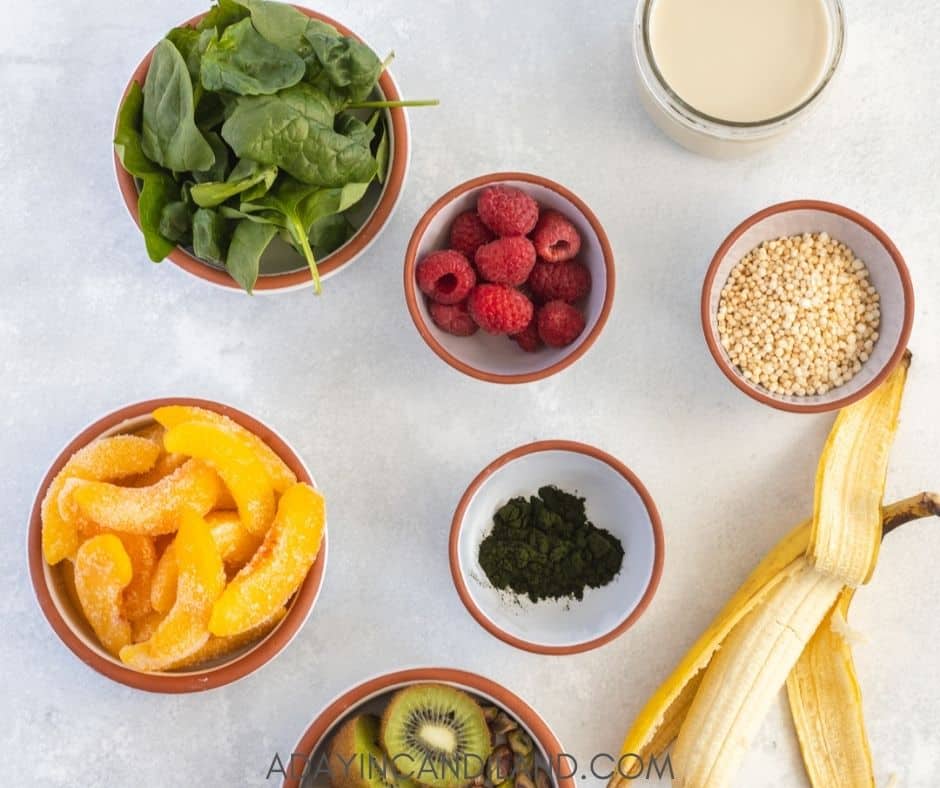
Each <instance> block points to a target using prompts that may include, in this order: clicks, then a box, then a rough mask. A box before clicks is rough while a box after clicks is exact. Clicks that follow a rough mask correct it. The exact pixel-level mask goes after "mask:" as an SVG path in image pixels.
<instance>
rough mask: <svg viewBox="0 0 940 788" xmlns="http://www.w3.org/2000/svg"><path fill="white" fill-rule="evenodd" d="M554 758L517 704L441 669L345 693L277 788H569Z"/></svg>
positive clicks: (539, 727) (551, 742)
mask: <svg viewBox="0 0 940 788" xmlns="http://www.w3.org/2000/svg"><path fill="white" fill-rule="evenodd" d="M564 752H565V751H564V750H563V749H562V747H561V744H560V743H559V741H558V739H557V737H556V736H555V734H554V733H553V732H552V731H551V729H550V728H549V727H548V725H547V724H546V722H545V721H544V720H543V719H542V718H541V717H540V716H539V715H538V714H537V713H536V712H535V710H534V709H533V708H532V707H531V706H529V705H528V704H527V703H526V702H525V701H524V700H522V698H520V697H519V696H518V695H515V694H513V693H512V692H510V691H509V690H507V689H506V688H504V687H502V686H501V685H499V684H497V683H496V682H494V681H491V680H489V679H487V678H484V677H483V676H479V675H476V674H474V673H469V672H467V671H463V670H454V669H449V668H414V669H410V670H402V671H397V672H395V673H388V674H385V675H383V676H379V677H377V678H374V679H370V680H368V681H364V682H362V683H361V684H358V685H356V686H355V687H353V688H352V689H349V690H347V691H346V692H344V693H343V694H342V695H340V696H339V697H338V698H337V699H336V700H334V701H333V702H332V703H331V704H330V705H329V706H327V707H326V708H325V709H324V710H323V711H322V712H321V713H320V715H319V716H318V717H317V718H316V719H315V720H314V721H313V722H312V723H311V724H310V726H309V727H308V728H307V730H306V731H305V732H304V734H303V736H302V737H301V739H300V741H299V742H298V743H297V745H296V746H295V747H294V749H293V750H292V752H291V757H290V763H289V764H286V763H285V764H282V765H283V774H284V782H283V788H574V780H573V779H572V778H571V777H570V776H566V775H567V772H568V771H570V769H569V768H568V767H567V764H566V760H565V755H564Z"/></svg>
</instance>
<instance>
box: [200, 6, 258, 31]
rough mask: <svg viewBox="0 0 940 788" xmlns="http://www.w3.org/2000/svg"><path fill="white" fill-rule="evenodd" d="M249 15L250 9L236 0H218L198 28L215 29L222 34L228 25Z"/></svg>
mask: <svg viewBox="0 0 940 788" xmlns="http://www.w3.org/2000/svg"><path fill="white" fill-rule="evenodd" d="M247 16H248V9H247V8H246V7H245V6H244V5H243V4H242V3H238V2H235V0H216V4H215V5H214V6H213V7H212V8H211V9H210V10H209V13H207V14H206V15H205V16H204V17H203V18H202V20H201V21H200V22H199V24H198V25H196V29H197V30H209V29H214V30H216V31H217V32H218V34H219V35H221V34H222V33H223V32H224V31H225V29H226V28H227V27H229V26H230V25H234V24H235V23H236V22H240V21H241V20H242V19H245V18H246V17H247Z"/></svg>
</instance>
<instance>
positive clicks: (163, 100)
mask: <svg viewBox="0 0 940 788" xmlns="http://www.w3.org/2000/svg"><path fill="white" fill-rule="evenodd" d="M390 60H391V56H389V57H388V58H386V59H385V60H380V59H379V57H378V56H377V55H376V54H375V53H374V52H373V51H372V50H371V49H370V48H369V47H368V46H367V45H366V44H365V43H364V42H363V41H362V40H361V39H360V38H358V37H357V36H355V34H353V33H352V32H351V31H350V30H348V29H347V28H345V27H343V26H342V25H340V24H339V23H337V22H335V21H333V20H332V19H329V18H328V17H325V16H323V15H322V14H319V13H316V12H314V11H311V10H309V9H306V8H301V7H299V6H292V5H287V4H282V3H278V2H272V1H271V0H216V2H215V5H213V7H212V8H211V9H210V10H209V11H208V12H207V13H205V14H202V15H200V16H197V17H195V18H193V19H191V20H189V21H188V22H185V23H184V24H182V25H180V26H178V27H174V28H173V29H172V30H170V31H169V33H168V34H167V35H166V37H165V38H163V39H162V40H161V41H160V42H159V43H158V44H157V45H156V47H154V49H153V50H151V51H150V52H149V53H148V54H147V56H146V57H145V58H144V60H143V61H142V62H141V64H140V65H139V66H138V67H137V69H136V71H135V72H134V75H133V76H132V78H131V81H130V83H129V85H128V87H127V89H126V91H125V94H124V97H123V99H122V101H121V106H120V109H119V111H118V116H117V120H116V122H115V132H114V157H115V168H116V172H117V178H118V183H119V186H120V189H121V193H122V194H123V196H124V200H125V202H126V204H127V208H128V210H129V212H130V213H131V216H132V217H133V218H134V220H135V221H136V222H137V224H138V226H139V227H140V230H141V232H142V234H143V237H144V242H145V246H146V251H147V254H148V256H149V257H150V259H151V260H153V261H154V262H159V261H161V260H164V259H169V260H171V261H172V262H174V263H175V264H176V265H178V266H180V267H181V268H183V269H184V270H186V271H188V272H189V273H191V274H194V275H196V276H198V277H200V278H201V279H204V280H206V281H208V282H211V283H213V284H217V285H220V286H223V287H227V288H234V289H242V290H244V291H246V292H248V293H251V292H254V291H262V292H272V291H275V292H277V291H285V290H291V289H296V288H299V287H310V286H311V285H312V287H313V289H314V290H315V291H316V292H320V283H321V280H323V279H325V278H326V277H328V276H330V275H331V274H334V273H336V272H337V271H338V270H340V269H341V268H343V267H344V266H345V265H347V264H348V263H350V262H351V261H352V260H353V259H355V258H356V257H357V256H359V255H360V254H361V253H362V252H363V251H364V250H365V249H366V248H367V247H368V246H369V245H370V244H371V243H372V241H374V240H375V238H376V237H377V236H378V234H379V232H380V231H381V230H382V228H383V227H384V226H385V225H386V223H387V222H388V220H389V218H390V216H391V214H392V212H393V210H394V208H395V206H396V204H397V202H398V198H399V196H400V194H401V190H402V187H403V185H404V180H405V172H406V168H407V163H408V154H409V147H408V146H409V140H408V124H407V119H406V117H405V113H404V109H403V108H404V107H405V106H420V105H426V104H433V103H436V102H433V101H411V102H409V101H402V100H401V98H400V96H399V93H398V89H397V87H396V85H395V82H394V80H393V79H392V77H391V75H390V74H389V72H388V70H387V68H386V66H387V65H388V62H389V61H390Z"/></svg>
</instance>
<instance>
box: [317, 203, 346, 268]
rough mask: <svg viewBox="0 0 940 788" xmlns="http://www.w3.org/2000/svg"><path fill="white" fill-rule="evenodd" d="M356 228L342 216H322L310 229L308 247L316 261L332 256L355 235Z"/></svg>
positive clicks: (337, 214) (338, 214)
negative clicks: (310, 247)
mask: <svg viewBox="0 0 940 788" xmlns="http://www.w3.org/2000/svg"><path fill="white" fill-rule="evenodd" d="M355 232H356V228H355V227H354V226H353V225H352V223H351V222H350V221H349V219H347V218H346V216H345V215H344V214H341V213H334V214H331V215H330V216H324V217H323V218H321V219H318V220H317V221H315V222H314V223H313V226H312V227H311V228H310V245H311V246H312V247H313V253H314V254H315V255H316V256H317V259H318V260H322V259H323V258H324V257H326V256H328V255H331V254H333V252H335V251H336V250H337V249H339V248H340V247H341V246H342V245H343V244H344V243H346V241H348V240H349V239H350V238H352V236H353V235H354V234H355Z"/></svg>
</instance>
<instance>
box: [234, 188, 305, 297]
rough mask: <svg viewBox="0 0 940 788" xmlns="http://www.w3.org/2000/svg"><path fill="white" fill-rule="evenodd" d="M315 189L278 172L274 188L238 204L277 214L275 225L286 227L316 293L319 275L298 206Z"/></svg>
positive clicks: (247, 208) (253, 209)
mask: <svg viewBox="0 0 940 788" xmlns="http://www.w3.org/2000/svg"><path fill="white" fill-rule="evenodd" d="M316 191H318V189H317V188H316V187H314V186H310V185H309V184H306V183H301V182H300V181H298V180H296V179H294V178H291V177H290V176H289V175H282V176H280V178H278V182H277V183H276V184H275V185H274V188H273V189H272V190H271V191H270V192H268V194H266V195H265V196H264V197H262V198H261V199H260V200H257V201H256V202H253V203H244V202H243V203H242V205H241V210H242V211H245V212H247V213H253V212H256V211H260V212H261V213H262V215H266V214H268V213H269V212H273V213H275V214H280V217H282V219H281V221H280V222H279V224H280V225H281V226H282V227H283V228H284V229H285V230H287V232H288V234H289V236H290V239H291V243H293V245H294V247H295V248H296V249H297V251H299V252H300V253H301V255H303V257H304V259H305V260H306V261H307V265H308V266H309V267H310V273H311V275H312V276H313V287H314V290H315V291H316V292H318V293H319V292H320V274H319V271H318V270H317V261H316V258H315V257H314V255H313V249H311V248H310V238H309V237H308V235H307V231H308V229H309V227H308V226H307V225H305V224H304V220H303V218H302V217H301V215H300V206H301V204H302V203H303V202H304V200H306V199H307V198H308V197H309V196H310V195H311V194H313V193H315V192H316Z"/></svg>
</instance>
